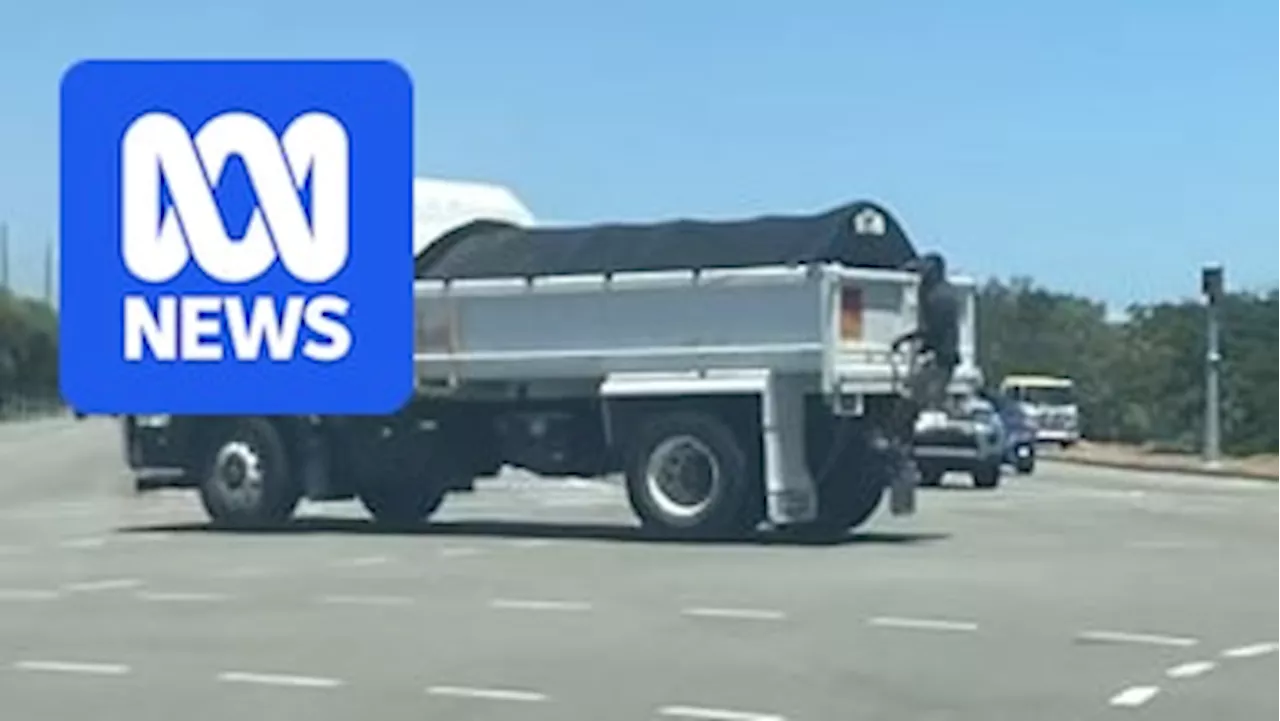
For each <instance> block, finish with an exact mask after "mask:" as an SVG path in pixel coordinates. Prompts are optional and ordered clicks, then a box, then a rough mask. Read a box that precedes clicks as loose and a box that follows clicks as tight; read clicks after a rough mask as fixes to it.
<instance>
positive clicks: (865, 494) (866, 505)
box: [806, 471, 888, 538]
mask: <svg viewBox="0 0 1280 721" xmlns="http://www.w3.org/2000/svg"><path fill="white" fill-rule="evenodd" d="M887 487H888V478H887V476H886V474H884V473H881V472H875V471H871V472H867V473H864V474H862V475H855V476H852V477H845V478H838V479H837V478H828V479H827V480H826V484H824V487H823V488H822V489H820V491H819V494H818V517H817V518H815V519H814V520H813V521H812V522H811V523H809V524H806V525H807V526H809V528H808V529H807V530H808V531H809V532H811V533H812V534H814V535H816V536H818V537H821V538H830V537H832V536H836V537H839V536H843V535H845V534H847V533H848V532H849V531H851V530H853V529H855V528H857V527H858V526H861V525H862V524H864V523H866V522H867V520H868V519H869V518H871V516H872V514H874V513H875V511H876V509H877V508H879V506H880V501H881V499H883V498H884V490H885V488H887Z"/></svg>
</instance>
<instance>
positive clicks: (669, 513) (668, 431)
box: [626, 413, 760, 537]
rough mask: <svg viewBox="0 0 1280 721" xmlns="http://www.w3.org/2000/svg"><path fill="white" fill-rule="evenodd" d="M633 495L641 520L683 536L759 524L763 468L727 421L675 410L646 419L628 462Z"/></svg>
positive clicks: (629, 488) (630, 494)
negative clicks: (756, 508) (754, 508)
mask: <svg viewBox="0 0 1280 721" xmlns="http://www.w3.org/2000/svg"><path fill="white" fill-rule="evenodd" d="M626 477H627V496H628V498H629V499H630V501H631V507H632V509H634V511H635V513H636V515H637V516H639V517H640V521H641V523H643V524H644V525H645V526H646V527H648V528H651V529H654V530H658V531H660V532H663V533H667V534H672V535H678V536H704V537H705V536H718V535H722V534H733V533H738V532H742V531H746V530H750V527H751V526H754V520H753V519H754V516H755V515H756V514H754V513H752V512H751V508H750V504H751V499H753V498H755V497H756V496H757V495H758V494H757V493H755V492H753V491H755V490H757V488H758V487H759V485H760V483H759V480H758V479H759V472H758V469H756V468H755V467H754V466H753V465H752V464H751V463H749V462H748V460H747V453H746V451H744V450H743V448H742V444H741V443H740V442H739V441H738V439H737V437H736V436H735V435H734V433H733V431H732V430H731V429H730V428H729V426H728V425H726V424H725V423H724V422H723V421H721V420H719V419H717V418H715V417H714V416H710V415H705V414H702V413H671V414H667V415H660V416H656V417H653V418H651V419H649V420H648V421H647V422H644V423H642V424H641V427H640V428H639V431H638V432H637V435H636V437H635V440H634V441H633V442H632V444H631V448H630V452H629V453H628V460H627V464H626Z"/></svg>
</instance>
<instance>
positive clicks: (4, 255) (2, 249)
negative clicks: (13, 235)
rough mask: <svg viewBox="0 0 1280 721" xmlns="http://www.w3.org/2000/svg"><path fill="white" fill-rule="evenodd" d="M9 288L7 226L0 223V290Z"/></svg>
mask: <svg viewBox="0 0 1280 721" xmlns="http://www.w3.org/2000/svg"><path fill="white" fill-rule="evenodd" d="M8 289H9V226H8V224H6V223H0V290H8Z"/></svg>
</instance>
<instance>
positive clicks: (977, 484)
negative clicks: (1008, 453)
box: [973, 462, 1002, 488]
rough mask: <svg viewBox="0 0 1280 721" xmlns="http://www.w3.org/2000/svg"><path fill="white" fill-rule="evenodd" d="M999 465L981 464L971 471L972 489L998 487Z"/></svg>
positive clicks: (997, 463)
mask: <svg viewBox="0 0 1280 721" xmlns="http://www.w3.org/2000/svg"><path fill="white" fill-rule="evenodd" d="M1001 470H1002V469H1001V467H1000V463H999V462H996V463H983V464H981V465H979V466H976V467H975V468H974V469H973V486H974V488H996V487H997V486H999V485H1000V472H1001Z"/></svg>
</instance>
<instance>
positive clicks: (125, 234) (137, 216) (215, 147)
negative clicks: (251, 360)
mask: <svg viewBox="0 0 1280 721" xmlns="http://www.w3.org/2000/svg"><path fill="white" fill-rule="evenodd" d="M232 155H239V156H240V157H241V158H243V160H244V164H245V167H246V169H247V170H248V174H249V179H250V182H251V184H252V186H253V190H254V192H255V194H256V195H257V197H258V207H257V208H255V209H254V211H253V215H252V216H251V217H250V219H249V225H248V228H247V230H246V231H245V234H244V237H243V238H242V239H241V240H238V241H233V240H232V239H231V238H230V237H228V235H227V231H226V228H225V226H224V225H223V223H222V218H221V216H220V215H219V213H218V206H217V201H216V200H215V199H214V196H213V192H212V190H211V188H210V186H209V184H210V181H211V180H215V179H217V178H218V177H220V176H221V175H222V171H223V169H224V168H225V167H226V164H227V161H228V160H229V159H230V158H231V156H232ZM348 165H349V153H348V139H347V132H346V130H345V128H343V126H342V124H341V123H339V122H338V121H337V120H336V119H334V118H333V117H332V116H330V115H327V114H324V113H318V112H311V113H307V114H304V115H301V116H299V117H298V118H296V119H295V120H294V121H293V122H292V123H290V125H289V127H288V128H287V129H286V130H285V131H284V134H283V136H281V137H279V138H277V137H276V134H275V132H274V131H273V130H272V129H271V128H270V126H268V125H267V124H266V123H265V122H263V121H262V119H260V118H258V117H257V116H255V115H250V114H248V113H243V112H229V113H223V114H222V115H219V116H217V117H215V118H213V119H212V120H210V121H209V122H208V123H206V124H205V125H204V126H203V127H202V128H200V130H199V132H198V133H196V136H195V139H194V142H193V140H192V138H191V137H190V135H189V134H188V132H187V129H186V127H185V126H184V125H183V124H182V122H181V121H179V120H178V119H177V118H174V117H173V116H172V115H169V114H167V113H160V112H153V113H147V114H145V115H142V116H141V117H139V118H137V119H136V120H135V121H133V123H132V124H131V125H130V126H129V129H128V130H127V131H126V132H125V134H124V141H123V153H122V166H123V167H122V175H123V184H122V185H123V188H122V190H121V192H122V196H123V197H122V216H123V217H122V226H123V227H122V248H121V250H122V253H123V256H124V263H125V267H126V268H127V269H128V270H129V272H130V273H131V274H132V275H133V276H134V277H136V278H137V279H139V280H142V281H145V282H149V283H165V282H167V281H170V280H172V279H173V278H174V277H176V276H177V275H178V274H179V273H181V272H182V270H183V269H184V268H185V267H186V266H187V263H188V261H189V260H190V259H191V258H193V257H194V259H195V262H196V264H197V265H199V267H200V269H201V270H202V271H203V272H204V273H205V274H206V275H208V276H209V277H210V278H212V279H214V280H216V281H219V282H222V283H245V282H248V281H251V280H254V279H256V278H258V277H260V276H262V274H264V273H266V272H267V270H268V269H270V267H271V265H272V264H273V263H274V262H275V261H276V259H277V258H279V260H280V262H281V263H282V264H283V265H284V268H285V270H287V271H288V272H289V274H290V275H292V276H293V277H294V278H296V279H298V280H300V281H303V282H308V283H323V282H325V281H327V280H330V279H331V278H333V277H334V276H335V275H337V274H338V273H339V272H340V271H341V270H342V268H343V266H344V265H346V262H347V255H348V253H349V249H350V244H349V237H348V236H349V223H348V215H349V211H348V207H347V204H348V182H349V180H348V178H349V172H348ZM308 174H310V176H311V188H312V203H311V205H312V218H311V222H310V223H308V221H307V214H306V212H305V211H304V209H303V207H302V204H301V202H300V201H299V198H298V190H299V189H300V188H301V187H303V185H304V184H305V182H306V179H307V176H308ZM161 175H163V177H164V180H165V181H166V182H167V183H168V187H169V192H170V196H171V197H172V198H173V203H172V207H170V208H165V209H163V210H162V209H161V208H160V203H159V201H158V198H159V197H160V183H161Z"/></svg>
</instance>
